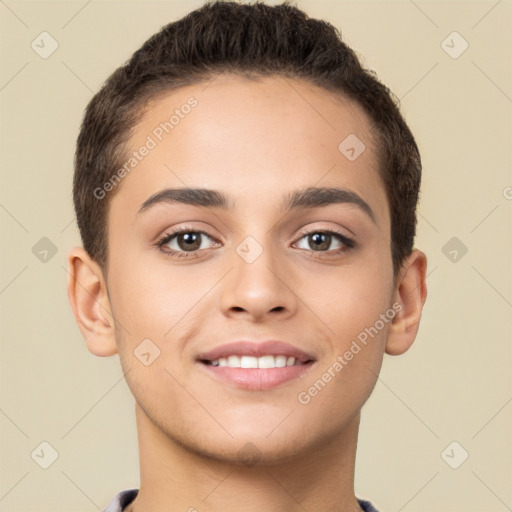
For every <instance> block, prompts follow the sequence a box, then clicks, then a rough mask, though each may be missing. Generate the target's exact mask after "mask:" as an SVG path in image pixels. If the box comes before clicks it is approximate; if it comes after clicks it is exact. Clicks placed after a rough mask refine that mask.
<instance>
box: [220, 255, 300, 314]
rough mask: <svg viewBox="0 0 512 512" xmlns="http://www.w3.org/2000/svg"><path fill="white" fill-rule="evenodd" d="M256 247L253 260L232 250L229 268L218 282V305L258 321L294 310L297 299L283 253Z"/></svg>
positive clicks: (227, 311)
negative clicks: (219, 302)
mask: <svg viewBox="0 0 512 512" xmlns="http://www.w3.org/2000/svg"><path fill="white" fill-rule="evenodd" d="M251 250H254V247H251ZM260 250H261V251H262V252H261V254H259V255H258V256H257V257H256V259H253V258H250V257H249V258H248V257H247V256H246V255H245V254H244V253H243V252H242V251H238V252H237V251H234V253H233V257H232V262H233V268H232V270H231V271H230V272H229V273H228V275H227V276H226V278H225V279H224V280H223V281H222V287H223V288H222V292H221V293H222V295H221V308H222V311H223V313H224V314H225V315H227V316H230V317H233V318H245V319H247V320H249V321H252V322H261V321H264V320H265V319H277V318H279V319H285V318H288V317H290V316H292V315H293V314H294V313H295V310H296V308H297V300H298V299H297V296H296V295H295V293H294V290H293V276H292V275H291V269H290V268H289V267H287V264H286V260H285V259H284V256H283V257H279V256H278V255H277V254H275V255H273V254H272V253H271V250H270V247H265V248H263V247H261V249H260ZM253 256H254V255H253Z"/></svg>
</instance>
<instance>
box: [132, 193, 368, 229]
mask: <svg viewBox="0 0 512 512" xmlns="http://www.w3.org/2000/svg"><path fill="white" fill-rule="evenodd" d="M161 203H170V204H173V203H183V204H189V205H192V206H204V207H206V208H222V209H224V210H227V209H229V208H230V206H232V205H234V202H232V201H230V200H229V198H228V196H226V195H225V194H223V193H222V192H219V191H217V190H211V189H206V188H167V189H164V190H161V191H159V192H156V193H155V194H153V195H152V196H151V197H149V198H148V199H146V201H144V202H143V203H142V205H141V207H140V209H139V211H138V214H140V213H142V212H144V211H146V210H148V209H149V208H151V207H152V206H154V205H157V204H161ZM340 203H345V204H351V205H354V206H357V207H358V208H359V209H360V210H361V211H363V212H364V213H366V215H368V217H370V219H371V220H372V221H373V222H374V223H376V220H375V215H374V213H373V211H372V209H371V208H370V205H369V204H368V203H367V202H366V201H365V200H364V199H362V198H361V197H360V196H359V195H357V194H356V193H355V192H352V191H351V190H347V189H341V188H335V187H308V188H305V189H302V190H296V191H294V192H292V193H290V194H288V195H287V196H286V197H285V198H284V201H283V203H282V205H281V209H282V210H283V211H284V212H290V211H293V210H297V209H298V208H316V207H321V206H328V205H330V204H340Z"/></svg>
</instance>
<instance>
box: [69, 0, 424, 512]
mask: <svg viewBox="0 0 512 512" xmlns="http://www.w3.org/2000/svg"><path fill="white" fill-rule="evenodd" d="M420 176H421V163H420V157H419V153H418V149H417V147H416V144H415V141H414V138H413V136H412V134H411V133H410V131H409V129H408V127H407V126H406V124H405V122H404V120H403V119H402V117H401V115H400V113H399V110H398V108H397V107H396V105H395V103H394V101H393V99H392V98H391V96H390V93H389V91H388V90H387V88H386V87H384V86H383V85H382V84H380V83H379V82H378V81H377V79H376V78H375V77H374V75H373V74H372V73H370V72H367V71H365V70H363V69H362V68H361V66H360V64H359V62H358V60H357V58H356V57H355V55H354V53H353V52H352V50H351V49H349V48H348V47H347V46H346V45H345V44H344V43H343V42H342V41H341V39H340V37H339V34H338V33H337V31H336V30H335V29H334V28H333V27H332V26H331V25H329V24H328V23H325V22H322V21H318V20H314V19H309V18H308V17H307V16H306V15H305V14H304V13H303V12H302V11H300V10H298V9H297V8H295V7H293V6H290V5H287V4H283V5H278V6H273V7H272V6H267V5H264V4H255V5H239V4H236V3H228V2H226V3H214V4H207V5H204V6H203V7H202V8H200V9H198V10H196V11H194V12H192V13H190V14H189V15H188V16H186V17H185V18H183V19H181V20H179V21H177V22H175V23H171V24H170V25H168V26H166V27H164V28H163V29H162V30H161V31H160V32H159V33H157V34H155V35H154V36H153V37H152V38H151V39H149V40H148V41H147V42H146V43H145V44H144V45H143V46H142V48H141V49H139V50H138V51H137V52H135V54H134V55H133V56H132V58H131V60H130V61H129V62H128V63H127V64H126V65H125V66H122V67H120V68H119V69H117V70H116V71H115V73H114V74H113V75H112V76H111V77H110V78H109V79H108V81H107V82H106V84H105V85H104V86H103V88H102V89H101V90H100V91H99V92H98V93H97V94H96V95H95V96H94V98H93V99H92V100H91V102H90V104H89V105H88V107H87V111H86V113H85V117H84V120H83V125H82V128H81V131H80V135H79V137H78V142H77V152H76V162H75V180H74V201H75V208H76V214H77V220H78V226H79V228H80V233H81V236H82V241H83V245H84V248H81V247H77V248H74V249H73V250H72V251H71V252H70V254H69V269H70V279H69V286H68V294H69V299H70V302H71V306H72V309H73V312H74V315H75V317H76V320H77V323H78V326H79V328H80V330H81V332H82V333H83V336H84V338H85V340H86V342H87V348H88V349H89V351H90V352H92V353H93V354H95V355H98V356H110V355H113V354H115V353H118V354H119V356H120V361H121V364H122V368H123V372H124V374H125V376H126V381H127V383H128V385H129V387H130V390H131V391H132V393H133V395H134V397H135V401H136V407H135V410H136V419H137V429H138V440H139V450H140V453H139V456H140V482H141V483H140V489H129V490H125V491H123V492H121V493H119V494H118V495H117V496H116V497H115V498H114V500H113V501H112V503H111V504H110V505H109V507H107V509H106V510H107V511H108V512H119V511H121V510H122V511H125V512H163V511H166V512H175V511H196V510H197V511H200V512H203V511H204V512H206V511H208V512H230V511H240V510H243V511H245V512H261V511H265V512H295V511H304V510H307V511H308V512H320V511H321V512H326V511H333V512H334V511H340V512H341V511H343V512H355V511H361V510H364V511H367V512H368V511H374V510H376V509H375V508H374V507H373V506H372V504H371V503H370V502H369V501H365V500H362V499H358V498H357V497H356V496H355V493H354V466H355V455H356V444H357V436H358V427H359V420H360V412H361V408H362V406H363V404H364V403H365V402H366V400H367V399H368V397H369V395H370V394H371V392H372V390H373V387H374V385H375V382H376V379H377V376H378V373H379V370H380V366H381V363H382V359H383V354H384V353H388V354H393V355H397V354H401V353H403V352H405V351H406V350H407V349H408V348H409V347H410V346H411V344H412V343H413V341H414V338H415V336H416V333H417V331H418V326H419V322H420V316H421V311H422V307H423V304H424V301H425V298H426V288H425V272H426V257H425V255H424V254H423V253H422V252H421V251H419V250H417V249H414V248H413V243H414V236H415V226H416V214H415V210H416V204H417V200H418V191H419V186H420Z"/></svg>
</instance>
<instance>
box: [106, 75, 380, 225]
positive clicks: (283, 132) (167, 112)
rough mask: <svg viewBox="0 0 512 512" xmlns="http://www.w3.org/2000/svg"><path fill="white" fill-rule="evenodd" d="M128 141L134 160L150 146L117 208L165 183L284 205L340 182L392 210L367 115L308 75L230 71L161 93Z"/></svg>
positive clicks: (126, 181) (130, 206) (237, 200)
mask: <svg viewBox="0 0 512 512" xmlns="http://www.w3.org/2000/svg"><path fill="white" fill-rule="evenodd" d="M129 146H130V149H129V151H128V154H127V159H128V158H130V156H131V155H132V152H134V151H135V152H137V151H138V150H139V149H141V148H143V147H151V149H149V150H146V151H144V153H145V156H143V157H140V156H139V159H138V160H137V162H136V165H135V166H134V167H133V169H132V170H130V172H128V173H126V177H125V178H123V181H122V183H121V185H122V186H121V187H120V189H121V190H119V191H118V193H117V194H116V195H115V196H114V198H113V200H112V205H111V206H112V210H114V208H115V207H116V206H119V207H122V208H123V211H124V212H125V213H128V211H127V210H133V211H132V212H131V213H133V214H135V213H136V211H137V210H138V208H139V207H140V205H141V204H142V203H143V202H144V200H146V199H147V198H148V197H149V196H150V195H152V194H154V193H155V192H157V191H158V190H160V189H163V188H165V187H169V188H176V187H194V188H196V187H197V188H211V189H214V190H222V191H223V192H225V193H226V195H227V196H228V197H232V198H233V204H232V206H237V207H238V206H240V205H243V206H244V207H245V208H246V209H250V208H251V207H252V208H253V210H257V209H258V208H260V209H261V202H260V203H259V204H256V203H258V201H261V200H262V199H263V198H264V199H265V201H267V202H268V204H270V203H271V202H272V201H273V199H274V198H275V200H276V201H279V203H280V204H281V202H282V196H283V195H286V194H287V193H288V192H289V191H291V190H295V189H297V188H304V187H313V186H319V187H320V186H321V187H329V186H341V185H342V186H343V187H344V188H347V189H350V190H352V191H354V192H356V193H357V194H358V195H360V196H363V197H364V198H365V200H366V201H367V202H369V203H372V204H373V206H372V208H373V209H374V211H375V210H376V213H377V216H381V217H385V216H386V210H387V207H386V199H385V191H384V188H383V185H382V182H381V180H380V177H379V173H378V161H377V155H376V151H377V149H376V143H375V141H374V136H373V132H372V129H371V127H370V125H369V122H368V119H367V116H366V115H365V113H364V112H363V111H362V109H361V108H360V107H359V106H358V105H357V104H356V103H355V102H353V101H351V100H349V99H347V98H345V97H343V96H341V95H338V94H334V93H331V92H329V91H327V90H325V89H323V88H320V87H317V86H315V85H312V84H309V83H307V82H305V81H302V80H298V79H290V78H283V77H277V76H273V77H265V78H258V79H251V80H250V79H247V78H243V77H238V76H233V75H227V76H218V77H216V78H214V79H213V80H212V81H211V82H207V83H202V84H197V85H192V86H186V87H181V88H179V89H176V90H173V91H165V92H161V93H159V94H158V95H156V96H155V97H153V99H152V100H151V101H150V102H148V104H147V108H146V111H145V113H144V115H143V117H142V119H141V121H140V122H139V123H138V124H137V125H136V126H135V128H134V130H133V131H132V135H131V139H130V142H129ZM139 153H140V151H139ZM354 156H355V158H354ZM133 158H134V157H132V159H133ZM127 161H128V160H127ZM379 210H380V211H379ZM384 222H385V219H384Z"/></svg>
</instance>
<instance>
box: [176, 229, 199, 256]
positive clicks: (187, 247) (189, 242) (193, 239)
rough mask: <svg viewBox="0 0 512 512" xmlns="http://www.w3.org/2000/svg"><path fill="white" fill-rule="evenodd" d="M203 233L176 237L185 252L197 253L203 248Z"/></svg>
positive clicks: (190, 233) (191, 233)
mask: <svg viewBox="0 0 512 512" xmlns="http://www.w3.org/2000/svg"><path fill="white" fill-rule="evenodd" d="M201 236H202V235H201V233H197V232H193V231H191V232H189V233H180V234H178V235H176V241H177V243H178V247H179V248H180V249H183V250H184V251H196V250H197V249H199V248H200V247H201Z"/></svg>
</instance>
